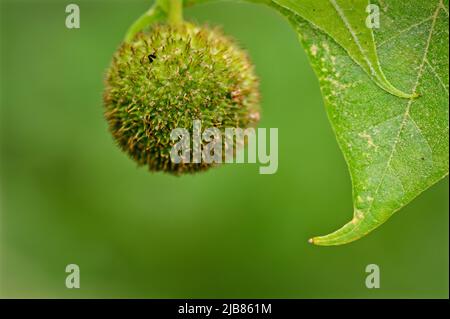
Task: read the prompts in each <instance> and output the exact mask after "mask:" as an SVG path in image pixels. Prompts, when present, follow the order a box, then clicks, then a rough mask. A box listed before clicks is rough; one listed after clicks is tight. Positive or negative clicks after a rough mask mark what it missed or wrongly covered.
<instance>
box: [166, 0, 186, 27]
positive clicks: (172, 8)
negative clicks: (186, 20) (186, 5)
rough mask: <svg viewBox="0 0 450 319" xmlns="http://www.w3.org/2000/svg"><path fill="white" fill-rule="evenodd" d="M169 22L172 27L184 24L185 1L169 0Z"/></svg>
mask: <svg viewBox="0 0 450 319" xmlns="http://www.w3.org/2000/svg"><path fill="white" fill-rule="evenodd" d="M168 21H169V23H170V24H172V25H175V24H180V23H181V22H183V0H169V16H168Z"/></svg>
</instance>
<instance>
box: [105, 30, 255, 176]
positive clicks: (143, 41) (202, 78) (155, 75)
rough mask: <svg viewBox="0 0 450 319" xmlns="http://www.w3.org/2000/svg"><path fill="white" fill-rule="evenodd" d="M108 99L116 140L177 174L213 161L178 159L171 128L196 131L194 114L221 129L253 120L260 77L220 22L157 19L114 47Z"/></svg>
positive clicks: (143, 161) (156, 167) (142, 160)
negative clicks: (201, 23)
mask: <svg viewBox="0 0 450 319" xmlns="http://www.w3.org/2000/svg"><path fill="white" fill-rule="evenodd" d="M145 62H147V63H145ZM104 107H105V118H106V120H107V121H108V124H109V129H110V131H111V133H112V135H113V137H114V139H115V140H116V142H117V144H118V145H119V147H120V148H121V149H122V150H124V151H125V152H126V153H127V154H128V155H129V156H130V157H131V158H132V159H134V160H135V161H136V162H137V163H138V164H139V165H146V166H147V167H148V168H149V170H151V171H166V172H169V173H173V174H181V173H187V172H196V171H200V170H205V169H208V168H210V167H211V166H213V165H214V164H207V163H179V164H175V163H173V162H172V161H171V159H170V150H171V148H172V146H173V145H174V144H175V143H176V141H172V140H171V139H170V133H171V131H172V130H173V129H175V128H179V127H181V128H186V129H187V130H189V131H191V130H192V127H193V122H194V120H196V119H198V120H201V123H202V124H201V125H202V127H203V128H206V127H217V128H218V129H220V130H221V132H222V133H223V131H224V129H225V128H228V127H235V128H236V127H239V128H243V129H245V128H247V127H253V126H255V125H256V124H257V122H258V120H259V111H260V109H259V88H258V79H257V77H256V76H255V73H254V69H253V65H252V64H251V62H250V60H249V58H248V56H247V54H246V53H245V51H243V50H242V49H240V48H239V47H238V46H237V44H236V43H235V42H234V41H233V40H232V39H230V38H229V37H226V36H224V35H223V34H222V32H221V31H219V30H218V29H212V28H209V27H203V26H197V25H194V24H191V23H182V24H180V25H176V26H174V25H155V26H153V27H152V28H151V30H150V31H148V32H146V33H142V32H141V33H138V34H137V35H136V36H135V37H134V39H133V40H132V41H131V42H130V43H124V44H122V45H121V46H120V48H119V49H118V50H117V52H116V53H115V55H114V57H113V59H112V63H111V66H110V67H109V69H108V71H107V74H106V79H105V91H104ZM224 153H225V152H224Z"/></svg>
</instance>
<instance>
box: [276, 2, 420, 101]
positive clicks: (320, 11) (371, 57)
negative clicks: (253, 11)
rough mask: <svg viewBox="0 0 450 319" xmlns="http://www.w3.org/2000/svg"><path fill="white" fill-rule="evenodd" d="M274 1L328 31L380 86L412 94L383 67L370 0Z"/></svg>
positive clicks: (400, 92) (387, 89)
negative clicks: (399, 86)
mask: <svg viewBox="0 0 450 319" xmlns="http://www.w3.org/2000/svg"><path fill="white" fill-rule="evenodd" d="M274 3H276V4H277V5H279V6H281V7H283V8H286V9H288V10H290V11H291V12H292V13H293V14H296V15H298V16H300V17H302V18H303V19H305V20H306V21H308V22H309V23H311V24H312V25H314V26H315V27H317V28H319V29H321V30H322V31H324V32H325V33H327V34H328V35H329V36H330V37H331V38H333V40H334V41H336V42H337V43H338V44H340V45H341V47H342V48H344V49H345V50H346V51H347V54H348V55H349V56H350V57H351V58H352V59H353V60H355V62H356V63H358V64H359V65H360V66H361V67H362V68H363V69H364V71H366V72H367V74H369V75H370V76H371V77H372V79H373V80H374V81H375V82H376V83H377V84H378V85H379V86H380V87H382V88H383V89H385V90H386V91H388V92H390V93H392V94H394V95H397V96H399V97H404V98H410V97H412V95H411V94H407V93H404V92H402V91H401V90H398V89H397V88H395V87H394V86H393V85H392V84H391V83H390V82H389V81H388V80H387V79H386V77H385V75H384V73H383V71H382V69H381V66H380V63H379V61H378V55H377V50H376V46H375V41H374V36H373V32H372V29H371V28H368V27H367V26H366V19H367V17H368V13H367V12H366V8H367V7H368V5H369V2H368V0H352V1H349V0H321V1H318V0H274Z"/></svg>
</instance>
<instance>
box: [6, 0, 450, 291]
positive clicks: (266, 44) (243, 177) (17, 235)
mask: <svg viewBox="0 0 450 319" xmlns="http://www.w3.org/2000/svg"><path fill="white" fill-rule="evenodd" d="M73 2H75V3H77V4H78V5H79V6H80V9H81V29H78V30H76V29H73V30H69V29H66V27H65V18H66V13H65V6H66V5H67V4H69V3H70V2H69V1H57V0H53V1H49V0H47V1H30V0H28V1H25V0H18V1H16V0H14V1H12V0H10V1H3V0H2V1H1V89H2V90H1V91H2V92H1V93H2V96H1V113H0V119H1V121H0V125H1V126H0V132H1V149H0V163H1V171H0V174H1V175H0V178H1V199H0V200H1V224H0V225H1V234H0V236H1V241H0V245H1V246H0V296H2V297H44V298H46V297H52V298H53V297H61V298H73V297H85V298H90V297H101V298H107V297H137V298H219V297H229V298H243V297H246V298H258V297H264V298H347V297H351V298H356V297H361V298H365V297H368V298H382V297H386V298H387V297H407V298H410V297H426V298H428V297H442V298H443V297H445V298H447V297H448V285H449V279H448V271H449V264H448V261H449V259H448V257H449V255H448V253H449V247H448V243H449V238H448V234H449V232H448V227H449V226H448V225H449V221H448V211H449V206H448V178H446V179H445V180H444V181H442V182H440V183H439V184H438V185H436V186H434V187H432V188H431V189H430V190H428V191H426V192H425V193H424V194H423V195H422V196H420V197H419V198H418V199H416V200H415V201H414V202H413V203H411V204H410V205H409V206H407V207H406V208H404V209H403V210H401V211H400V212H399V213H397V214H396V215H394V216H393V218H392V219H391V220H390V221H389V222H387V223H386V224H385V225H383V226H382V227H381V228H380V229H378V230H376V231H375V232H374V233H372V234H371V235H370V236H368V237H366V238H363V239H361V240H359V241H357V242H355V243H353V244H350V245H347V246H341V247H328V248H327V247H315V246H311V245H309V244H308V243H307V239H308V238H309V237H311V236H312V235H320V234H325V233H327V232H330V231H333V230H335V229H337V228H338V227H340V226H342V225H343V224H344V223H345V222H347V221H348V220H349V219H350V218H351V215H352V202H351V184H350V178H349V174H348V172H347V168H346V165H345V162H344V160H343V157H342V155H341V153H340V151H339V148H338V145H337V144H336V142H335V138H334V136H333V132H332V129H331V127H330V125H329V124H328V121H327V118H326V114H325V110H324V107H323V103H322V99H321V94H320V90H319V86H318V82H317V80H316V78H315V76H314V74H313V71H312V69H311V67H310V66H309V64H308V61H307V58H306V55H305V53H304V52H303V49H302V47H301V46H300V44H299V42H298V41H297V37H296V35H295V33H294V31H293V30H292V29H291V27H290V26H289V25H288V23H287V22H286V21H285V20H284V19H283V18H282V17H281V16H280V15H279V14H278V13H277V12H275V11H273V10H272V9H269V8H266V7H262V6H258V5H251V4H242V3H231V2H223V3H214V4H206V5H199V6H196V7H193V8H189V9H187V10H186V11H185V17H186V18H187V19H190V20H194V21H198V22H200V23H204V22H208V23H209V24H212V25H222V26H223V28H224V30H225V32H226V33H228V34H230V35H233V36H234V37H235V38H237V39H238V41H239V42H240V43H241V45H242V46H243V47H245V48H246V49H247V50H248V51H249V53H250V55H251V57H252V59H253V61H254V63H255V64H256V70H257V73H258V75H259V76H260V77H261V90H262V108H263V112H262V122H261V124H260V127H266V128H269V127H277V128H279V169H278V172H277V174H275V175H259V174H258V165H256V164H246V165H242V164H241V165H228V166H222V167H220V168H217V169H214V170H210V171H208V172H206V173H203V174H199V175H195V176H183V177H179V178H177V177H173V176H167V175H164V174H162V173H158V174H155V173H149V172H147V171H146V169H145V168H137V167H136V165H135V164H134V162H133V161H131V160H130V159H128V158H127V156H126V155H125V154H123V153H122V152H120V151H119V149H118V148H117V147H116V146H115V144H114V142H113V140H112V138H111V136H110V134H109V132H108V130H107V126H106V122H105V121H104V119H103V109H102V99H101V96H102V88H103V75H104V72H105V70H106V68H107V67H108V65H109V62H110V59H111V56H112V54H113V52H114V50H115V49H116V48H117V46H118V45H119V43H120V41H121V39H122V38H123V36H124V33H125V31H126V29H127V27H128V26H129V25H130V24H131V23H132V22H133V21H134V20H135V19H136V18H137V17H138V16H139V15H140V14H141V13H143V12H144V11H145V10H147V8H148V7H149V5H150V3H149V2H150V1H148V0H133V1H131V0H123V1H118V0H116V1H99V0H97V1H92V0H90V1H86V0H83V1H82V0H77V1H73ZM70 263H75V264H78V265H79V266H80V268H81V289H72V290H70V289H67V288H66V287H65V278H66V275H67V274H66V273H65V267H66V265H67V264H70ZM371 263H375V264H378V265H379V266H380V269H381V288H380V289H378V290H376V289H375V290H369V289H367V288H366V287H365V284H364V282H365V277H366V273H365V267H366V265H367V264H371Z"/></svg>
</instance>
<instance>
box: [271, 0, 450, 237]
mask: <svg viewBox="0 0 450 319" xmlns="http://www.w3.org/2000/svg"><path fill="white" fill-rule="evenodd" d="M301 1H303V0H298V1H297V2H301ZM377 4H378V5H379V6H380V8H381V9H382V10H381V26H380V28H379V29H378V30H376V32H375V36H374V39H375V43H376V46H377V50H378V55H379V60H380V63H381V65H382V68H383V69H384V70H385V72H386V74H387V76H388V78H389V79H391V80H392V81H393V83H395V85H396V86H397V87H400V88H402V89H403V90H404V91H410V92H413V93H414V94H418V95H420V97H419V98H417V99H407V100H405V99H400V98H398V97H396V96H393V95H391V94H387V93H386V92H385V91H383V90H380V89H379V87H377V86H375V85H374V83H373V81H371V80H370V78H369V77H368V76H367V73H366V72H363V71H362V69H361V68H360V67H358V65H356V63H355V60H354V59H353V58H352V57H350V56H349V54H348V51H347V50H345V49H344V48H343V47H342V46H340V45H339V44H338V43H337V41H335V39H332V38H331V37H330V36H329V35H328V34H326V33H324V32H323V31H322V30H321V29H319V28H317V27H316V26H314V25H312V24H311V23H310V22H308V21H306V20H304V19H302V18H301V17H300V16H299V15H294V14H292V13H289V12H288V11H286V10H284V9H283V8H279V9H280V10H281V11H282V12H283V13H284V14H286V15H287V16H288V17H289V19H290V20H291V22H292V24H293V25H294V26H295V28H296V30H297V32H298V34H299V36H300V39H301V42H302V43H303V45H304V47H305V49H306V50H307V52H308V54H309V56H310V60H311V64H312V66H313V68H314V70H315V72H316V74H317V76H318V78H319V81H320V85H321V90H322V93H323V97H324V101H325V105H326V108H327V112H328V116H329V120H330V122H331V124H332V126H333V128H334V131H335V134H336V137H337V140H338V142H339V145H340V147H341V149H342V152H343V153H344V156H345V159H346V161H347V164H348V166H349V170H350V174H351V178H352V184H353V203H354V215H353V219H352V220H351V221H350V222H349V223H347V224H346V225H345V226H343V227H342V228H340V229H339V230H337V231H336V232H334V233H331V234H329V235H326V236H321V237H315V238H312V239H311V240H310V241H311V242H312V243H314V244H317V245H340V244H345V243H348V242H351V241H354V240H356V239H359V238H361V237H362V236H364V235H366V234H368V233H369V232H371V231H372V230H374V229H375V228H377V227H378V226H380V225H381V224H382V223H384V222H385V221H386V220H387V219H388V218H389V217H390V216H392V214H393V213H394V212H396V211H398V210H399V209H400V208H402V207H403V206H405V205H406V204H407V203H409V202H410V201H411V200H413V199H414V198H415V197H417V196H418V195H419V194H420V193H421V192H423V191H424V190H426V189H427V188H428V187H430V186H431V185H433V184H434V183H436V182H437V181H439V180H440V179H442V178H443V177H445V176H446V175H447V174H448V157H449V156H448V154H449V149H448V134H449V130H448V103H449V100H448V98H449V90H448V83H449V82H448V81H449V78H448V49H449V47H448V30H449V29H448V28H449V25H448V3H444V2H443V1H441V0H435V1H419V0H416V1H402V0H384V1H379V2H378V3H377Z"/></svg>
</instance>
